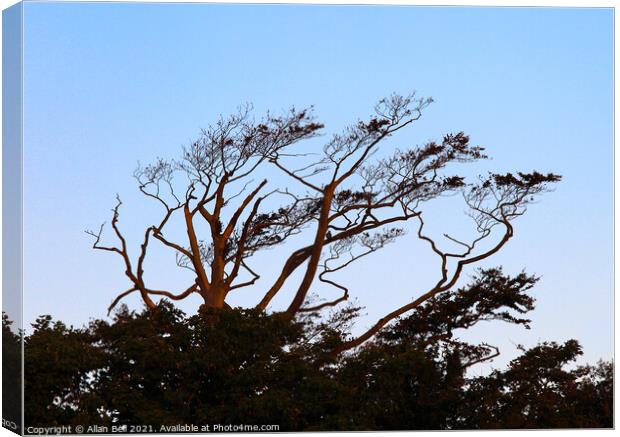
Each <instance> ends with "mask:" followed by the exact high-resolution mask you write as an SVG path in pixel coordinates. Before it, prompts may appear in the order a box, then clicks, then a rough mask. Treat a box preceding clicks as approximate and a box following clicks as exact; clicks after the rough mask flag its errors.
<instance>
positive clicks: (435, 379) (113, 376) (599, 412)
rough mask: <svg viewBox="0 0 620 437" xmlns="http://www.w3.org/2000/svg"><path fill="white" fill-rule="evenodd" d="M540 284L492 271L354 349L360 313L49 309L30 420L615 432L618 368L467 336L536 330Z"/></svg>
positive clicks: (31, 362) (30, 356)
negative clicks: (56, 315)
mask: <svg viewBox="0 0 620 437" xmlns="http://www.w3.org/2000/svg"><path fill="white" fill-rule="evenodd" d="M536 281H537V279H536V278H534V277H530V276H528V275H526V274H525V273H521V274H520V275H517V276H515V277H509V276H507V275H504V273H503V272H502V271H501V269H489V270H483V271H480V272H479V273H478V275H477V276H476V277H474V278H473V280H472V282H471V283H470V284H469V285H467V286H465V287H463V288H460V289H458V290H455V291H452V292H445V293H441V294H439V295H437V296H436V297H435V298H433V299H432V300H430V301H427V302H426V303H425V304H423V305H421V306H419V307H418V308H417V309H416V310H414V311H412V312H411V313H410V314H409V315H408V316H407V317H405V318H402V319H400V320H398V321H396V323H394V324H392V325H390V326H389V327H388V328H387V329H386V330H384V331H383V332H382V333H381V334H380V335H379V336H377V337H376V338H375V339H374V340H373V341H371V342H368V343H367V344H365V345H364V346H363V347H361V348H359V349H358V350H356V351H353V352H350V353H348V354H346V355H341V356H334V354H332V353H331V352H330V351H332V350H333V348H334V347H335V346H337V345H338V344H340V343H341V342H343V341H346V339H347V336H348V335H349V331H348V328H349V326H350V325H351V322H352V321H353V320H354V319H355V318H356V316H357V314H358V310H359V309H358V308H354V307H348V308H345V309H343V310H341V311H339V312H334V313H332V314H331V316H328V317H324V318H319V317H317V316H316V315H308V316H306V317H304V318H297V319H294V320H291V319H289V318H287V317H286V316H285V314H280V313H274V314H266V313H264V312H261V311H258V310H242V309H228V310H209V311H202V312H201V313H200V314H197V315H194V316H186V315H185V314H184V313H183V312H181V311H180V310H178V309H175V308H174V307H173V306H172V305H171V304H169V303H166V302H165V301H163V302H162V303H161V304H160V305H159V306H158V307H157V308H155V309H152V310H144V311H142V312H130V311H128V310H127V308H126V307H122V308H121V309H120V310H118V311H117V313H116V314H115V316H114V318H113V319H112V320H96V321H93V322H92V323H91V324H90V325H89V326H88V327H85V328H81V329H75V328H72V327H67V326H65V325H64V324H62V323H60V322H52V320H51V318H50V317H49V316H46V317H42V318H40V319H38V320H37V322H36V323H35V324H34V325H33V328H34V331H33V333H32V334H30V335H29V336H27V337H26V339H25V353H26V367H25V371H26V394H27V399H26V424H27V425H38V426H40V425H55V424H70V423H74V424H77V423H82V424H84V423H89V424H96V423H98V424H104V425H108V426H110V425H121V424H133V425H136V424H141V425H152V426H154V427H156V429H159V426H161V425H176V424H181V423H192V424H213V423H222V424H229V423H243V424H258V425H262V424H278V425H279V426H280V430H281V431H294V430H332V431H333V430H398V429H487V428H555V427H611V426H612V425H613V422H612V399H613V397H612V386H613V383H612V382H613V372H612V365H611V363H603V362H602V363H599V364H598V365H596V366H582V367H576V368H575V367H574V366H572V368H571V364H572V363H573V362H574V361H575V359H576V358H577V357H578V355H579V354H580V353H581V349H580V346H579V345H578V343H577V342H576V341H574V340H571V341H568V342H566V343H565V344H556V343H543V344H540V345H538V346H536V347H534V348H532V349H530V350H527V351H523V354H522V355H521V356H520V357H518V358H517V359H515V360H513V361H512V362H511V363H510V365H509V366H508V368H507V369H505V370H497V371H494V372H493V373H491V374H490V375H488V376H485V377H476V378H470V377H468V375H467V369H468V368H469V367H471V366H472V365H474V364H475V363H478V362H480V361H484V360H487V359H489V358H490V357H492V356H493V353H494V348H493V347H492V346H490V345H486V344H480V345H474V344H469V343H467V342H464V341H462V340H460V339H459V338H458V333H459V332H462V330H464V329H467V328H469V327H471V326H473V325H474V324H476V323H478V322H481V321H492V320H501V321H504V322H508V323H514V324H518V325H527V324H528V323H529V320H527V319H525V318H523V317H522V316H523V314H524V313H526V312H527V311H529V310H531V309H532V308H533V302H534V301H533V299H532V298H531V297H530V296H529V295H528V294H527V293H528V292H529V290H530V289H531V287H532V286H533V285H534V284H535V282H536Z"/></svg>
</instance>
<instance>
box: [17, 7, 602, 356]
mask: <svg viewBox="0 0 620 437" xmlns="http://www.w3.org/2000/svg"><path fill="white" fill-rule="evenodd" d="M24 56H25V57H24V71H25V73H24V75H25V76H24V149H25V150H24V159H25V163H24V173H25V187H24V188H25V191H24V214H25V217H24V228H25V231H24V232H25V235H24V250H25V255H24V256H25V283H24V292H25V295H24V306H25V313H24V319H25V322H26V323H29V322H32V321H33V320H34V319H35V318H36V316H38V315H40V314H51V315H52V316H53V317H54V318H57V319H60V320H63V321H65V322H67V323H73V324H75V325H78V326H79V325H82V324H84V323H87V322H88V320H89V319H90V318H93V317H105V313H106V307H107V305H108V304H109V303H110V301H111V300H112V299H113V297H114V296H115V294H116V293H117V292H120V291H123V290H125V289H127V288H128V287H129V284H128V283H127V280H126V279H125V277H124V275H123V269H122V265H121V262H120V260H119V259H117V257H115V256H114V255H112V254H109V253H105V252H97V251H93V250H92V249H91V248H90V245H91V244H92V241H91V240H90V239H89V238H88V237H87V236H86V235H85V234H84V233H83V230H84V229H86V228H96V227H98V226H99V224H100V223H101V222H103V221H108V222H109V218H110V208H111V207H112V206H113V205H114V195H115V193H117V192H118V193H119V194H120V195H121V197H122V198H123V201H124V205H123V210H122V211H121V223H120V224H121V226H122V227H123V229H124V230H126V233H127V237H128V240H129V243H130V244H131V245H132V248H133V250H134V253H135V250H136V248H137V247H138V246H139V241H140V238H141V233H142V232H143V229H144V226H145V225H150V224H151V222H152V220H153V217H154V214H158V213H159V212H158V210H157V205H155V204H153V203H152V202H150V201H149V200H148V199H144V198H142V197H140V196H139V195H138V193H137V189H136V186H135V183H134V180H133V178H132V172H133V170H134V168H135V166H136V162H137V161H142V162H149V161H151V160H153V159H155V158H156V157H158V156H162V157H166V158H172V157H175V156H177V155H178V152H179V151H180V148H181V146H182V145H185V144H187V143H189V142H190V141H191V140H192V139H193V138H195V137H196V136H197V135H198V133H199V130H200V128H202V127H205V126H207V125H208V124H209V123H210V122H212V121H214V120H215V118H216V117H217V116H218V115H219V114H228V113H230V112H232V111H234V110H235V108H236V107H237V106H238V105H239V104H242V103H244V102H252V103H253V104H254V106H255V108H256V114H257V115H260V114H262V113H263V112H264V111H266V110H268V109H270V110H275V111H280V110H282V109H283V108H287V107H289V106H291V105H295V106H298V107H299V106H308V105H314V107H315V112H316V115H317V117H318V119H319V120H320V121H322V122H324V123H325V124H326V133H327V134H329V133H333V132H337V131H339V130H340V129H341V128H343V127H344V126H345V125H346V124H347V123H351V122H355V121H356V120H357V119H358V118H360V117H361V118H365V117H367V116H368V115H369V114H370V112H371V110H372V106H373V104H374V103H375V102H376V101H377V100H378V99H380V98H381V97H383V96H385V95H387V94H389V93H391V92H399V93H408V92H410V91H412V90H417V92H418V93H419V94H420V95H423V96H432V97H433V98H434V99H435V103H433V104H432V105H431V106H430V107H429V108H428V109H427V110H425V112H424V115H423V117H422V118H421V120H419V121H418V122H417V123H416V124H415V125H414V126H413V127H412V128H411V129H410V130H408V131H407V132H404V133H403V134H402V135H400V136H398V137H395V138H394V140H393V141H391V142H390V143H389V144H388V148H393V147H395V146H398V147H401V148H404V147H408V146H412V145H415V144H416V143H421V142H424V141H426V140H429V139H439V138H441V137H442V135H444V134H445V133H448V132H458V131H461V130H462V131H465V132H466V133H467V134H469V135H470V137H471V140H472V142H473V143H476V144H480V145H483V146H485V147H486V149H487V153H488V154H489V155H490V156H491V157H492V159H491V160H489V161H485V162H482V163H479V164H476V165H474V166H470V167H471V169H469V168H468V167H462V168H463V171H464V172H465V173H466V174H468V175H474V174H475V173H485V172H486V171H519V170H523V171H531V170H534V169H535V170H539V171H545V172H546V171H553V172H555V173H559V174H561V175H563V181H562V182H561V183H560V184H558V185H557V187H556V189H555V191H554V192H552V193H548V194H546V195H544V196H543V197H542V198H541V199H540V202H539V203H537V204H535V205H532V207H531V208H530V211H528V213H527V214H526V216H524V217H522V218H520V219H518V220H517V222H515V234H516V236H515V238H514V239H513V240H512V241H511V242H510V243H509V244H508V245H507V246H506V248H505V249H504V250H502V252H501V253H500V254H498V255H497V256H495V257H493V258H492V259H490V260H488V261H487V262H485V264H483V265H484V266H495V265H502V266H504V270H505V271H506V272H507V273H513V274H516V273H518V272H519V271H521V270H522V269H526V270H527V271H528V272H530V273H535V274H537V275H539V276H541V280H540V282H539V284H538V285H537V286H536V289H535V291H534V295H535V297H536V298H537V308H536V310H534V311H533V312H532V313H531V318H532V319H533V323H532V329H531V330H529V331H526V330H524V329H522V328H520V327H512V326H507V325H502V324H501V323H497V322H494V323H493V324H481V325H479V326H477V327H476V329H475V330H474V331H473V332H472V333H471V334H468V335H471V336H472V338H480V339H482V340H486V341H489V342H490V343H493V344H498V345H499V346H500V348H501V349H502V351H503V352H504V355H503V357H502V358H501V359H499V360H497V361H496V364H494V365H500V364H501V363H504V362H505V360H506V359H508V358H511V357H513V356H514V355H515V353H516V346H515V344H524V345H526V346H532V345H534V344H536V343H537V342H538V341H544V340H555V341H563V340H566V339H569V338H576V339H578V340H579V341H580V342H581V343H582V345H583V346H584V352H585V355H584V360H585V361H589V362H593V361H596V360H597V359H599V358H610V357H611V356H612V354H613V221H612V220H613V206H612V205H613V197H612V193H613V192H612V182H613V161H612V158H613V118H612V115H613V92H612V91H613V12H612V10H611V9H570V8H466V7H454V8H445V7H441V8H440V7H434V8H433V7H402V6H401V7H396V6H394V7H384V6H312V5H230V4H229V5H205V4H202V5H201V4H145V3H141V4H114V3H92V4H69V3H26V4H25V11H24ZM270 184H274V185H282V184H290V182H289V181H288V180H287V179H284V178H282V177H281V176H279V175H276V174H275V173H274V176H273V177H272V178H271V179H270ZM290 185H291V186H292V184H290ZM442 208H444V207H443V206H442V207H441V208H437V207H436V208H435V209H434V212H433V210H431V211H429V217H431V218H433V219H434V220H433V221H432V222H433V224H432V225H429V230H430V231H434V232H436V235H438V236H440V235H441V233H442V232H443V231H444V229H446V228H449V229H450V230H451V231H452V232H454V233H456V234H459V232H461V233H462V234H467V232H469V230H470V229H471V227H470V226H471V224H470V222H469V221H468V219H467V217H465V216H464V215H463V210H464V207H463V205H461V204H458V202H456V203H449V204H446V206H445V209H442ZM108 235H110V233H109V231H108ZM154 255H155V256H153V257H152V258H151V259H150V261H149V264H148V265H147V278H148V279H149V281H153V285H154V287H155V288H167V287H170V288H171V289H172V290H174V291H178V290H180V289H182V288H184V286H185V285H186V284H185V283H186V282H187V275H186V274H185V273H184V272H181V271H178V269H177V268H176V267H175V266H174V257H173V256H172V255H171V254H170V253H169V252H166V251H161V252H155V253H154ZM284 255H285V252H284V251H277V250H276V251H273V252H266V253H264V254H262V255H259V257H258V258H260V261H259V262H258V264H259V266H262V267H263V268H264V269H266V270H269V269H277V267H278V266H279V265H280V264H279V263H280V262H282V257H283V256H284ZM378 272H379V273H378ZM471 273H473V270H470V271H468V272H467V275H469V274H471ZM436 274H437V265H436V263H435V260H434V259H433V258H432V254H431V253H429V251H428V249H427V247H425V246H424V245H421V244H420V243H419V242H418V241H417V240H416V239H415V236H414V235H413V234H409V235H407V236H406V237H404V238H403V239H402V240H401V241H399V242H398V243H395V244H393V245H391V246H389V247H387V248H386V249H385V250H384V251H383V252H380V253H378V254H375V256H374V257H370V258H367V259H365V260H364V261H360V263H359V264H358V265H357V266H356V267H355V268H353V269H351V271H350V272H349V273H347V274H346V275H343V277H342V278H343V280H344V282H346V283H347V284H348V285H349V286H350V289H351V294H352V296H354V297H356V298H357V299H358V301H359V303H360V304H362V305H364V306H365V307H366V310H365V312H366V313H367V314H368V315H367V316H366V317H365V318H364V319H363V320H362V322H361V326H364V325H368V324H370V323H372V322H373V321H375V320H376V319H377V318H379V317H381V316H382V315H384V314H385V313H386V312H387V311H389V310H390V309H393V308H395V307H396V306H400V305H402V304H404V303H406V302H407V300H408V299H410V298H411V297H415V296H416V295H419V292H420V291H423V289H424V286H425V285H426V284H428V283H430V282H429V281H432V279H434V278H435V277H436ZM467 275H466V276H467ZM259 285H262V286H266V285H267V284H266V281H265V282H259ZM395 290H402V291H395ZM261 291H263V289H262V288H261V287H258V288H256V289H255V290H248V291H243V292H239V295H236V296H233V298H232V301H231V303H232V304H239V305H251V304H254V303H256V302H257V300H258V299H259V298H260V296H261V295H262V293H261ZM331 296H333V294H332V295H331ZM285 302H286V295H284V296H282V298H281V299H280V300H278V301H275V302H274V307H275V308H277V307H278V305H284V304H285ZM127 303H128V304H129V305H130V307H132V308H136V309H137V308H139V301H138V300H137V299H128V300H127ZM198 303H199V302H198V300H197V299H193V300H188V301H186V302H183V303H182V304H181V305H180V306H181V307H182V308H183V309H185V310H187V311H188V312H192V311H193V310H194V309H195V308H196V306H197V305H198Z"/></svg>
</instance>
